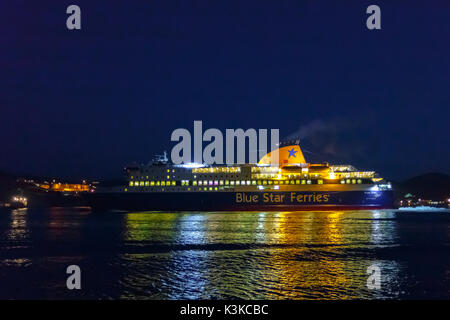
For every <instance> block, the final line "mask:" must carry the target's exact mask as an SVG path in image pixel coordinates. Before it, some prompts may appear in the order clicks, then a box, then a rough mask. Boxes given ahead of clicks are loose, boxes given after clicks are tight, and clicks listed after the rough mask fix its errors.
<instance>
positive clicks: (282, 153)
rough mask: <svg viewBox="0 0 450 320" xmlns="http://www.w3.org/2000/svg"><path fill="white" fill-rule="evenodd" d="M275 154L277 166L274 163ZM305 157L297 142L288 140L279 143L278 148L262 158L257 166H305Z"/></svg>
mask: <svg viewBox="0 0 450 320" xmlns="http://www.w3.org/2000/svg"><path fill="white" fill-rule="evenodd" d="M276 153H278V159H279V160H278V164H277V161H276ZM305 163H306V161H305V157H304V156H303V152H302V150H301V149H300V146H299V140H289V141H283V142H280V143H279V148H278V149H276V150H273V151H271V152H269V153H268V154H266V155H265V156H264V157H262V158H261V159H260V160H259V162H258V164H259V165H278V166H285V165H298V164H305Z"/></svg>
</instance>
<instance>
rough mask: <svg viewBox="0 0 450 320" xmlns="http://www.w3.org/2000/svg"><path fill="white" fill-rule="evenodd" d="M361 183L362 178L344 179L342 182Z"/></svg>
mask: <svg viewBox="0 0 450 320" xmlns="http://www.w3.org/2000/svg"><path fill="white" fill-rule="evenodd" d="M356 183H357V184H361V183H362V180H361V179H342V180H341V184H356Z"/></svg>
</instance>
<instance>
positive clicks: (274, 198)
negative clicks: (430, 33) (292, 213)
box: [263, 193, 285, 203]
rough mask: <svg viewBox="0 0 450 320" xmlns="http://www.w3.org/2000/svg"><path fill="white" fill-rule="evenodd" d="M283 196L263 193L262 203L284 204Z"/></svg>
mask: <svg viewBox="0 0 450 320" xmlns="http://www.w3.org/2000/svg"><path fill="white" fill-rule="evenodd" d="M284 196H285V195H284V194H273V193H264V195H263V197H264V202H277V203H280V202H284Z"/></svg>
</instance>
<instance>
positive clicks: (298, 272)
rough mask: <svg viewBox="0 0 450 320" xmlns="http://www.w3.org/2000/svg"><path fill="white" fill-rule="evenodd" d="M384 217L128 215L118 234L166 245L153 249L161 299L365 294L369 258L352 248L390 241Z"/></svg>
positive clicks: (349, 214) (323, 214)
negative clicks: (159, 272)
mask: <svg viewBox="0 0 450 320" xmlns="http://www.w3.org/2000/svg"><path fill="white" fill-rule="evenodd" d="M386 216H388V215H386V213H384V212H380V211H374V212H369V211H354V212H344V211H334V212H270V213H269V212H267V213H256V212H247V213H234V212H229V213H130V214H128V215H127V216H126V221H127V223H126V231H125V233H124V234H125V240H128V241H138V242H139V241H149V242H151V243H163V244H166V245H167V250H168V251H169V252H161V253H155V255H160V256H161V255H162V254H164V258H162V261H164V262H163V263H164V264H165V269H166V270H167V273H164V274H162V275H161V277H160V278H161V279H160V280H158V285H162V286H163V287H164V286H166V288H165V291H164V290H163V291H164V292H166V293H165V296H164V295H162V296H161V295H160V296H159V298H161V297H162V298H164V297H166V298H174V299H175V298H196V297H197V298H198V297H200V298H209V297H211V296H219V297H240V298H260V299H277V298H287V297H289V298H315V297H322V298H339V299H346V298H361V297H364V296H366V295H368V294H370V293H368V292H367V290H366V288H365V284H366V279H367V275H366V269H367V267H368V266H369V265H370V264H371V263H372V261H371V259H370V256H368V257H363V258H361V257H358V255H357V254H355V252H357V251H358V250H360V248H363V247H366V246H368V245H373V244H380V243H381V242H383V241H384V242H386V241H389V239H390V238H389V237H391V236H390V235H386V233H390V234H392V223H390V224H389V221H387V222H386V221H383V220H381V221H380V220H377V219H379V218H380V217H386ZM374 219H375V220H374ZM386 224H389V227H387V226H386ZM173 245H179V246H181V247H173ZM152 256H153V259H154V255H153V254H152ZM141 258H142V259H144V260H145V259H150V257H148V256H147V257H141ZM394 268H395V267H394ZM166 277H167V279H166V280H165V278H166Z"/></svg>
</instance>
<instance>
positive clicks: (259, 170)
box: [252, 167, 280, 173]
mask: <svg viewBox="0 0 450 320" xmlns="http://www.w3.org/2000/svg"><path fill="white" fill-rule="evenodd" d="M252 172H254V173H278V172H280V168H279V167H252Z"/></svg>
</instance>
